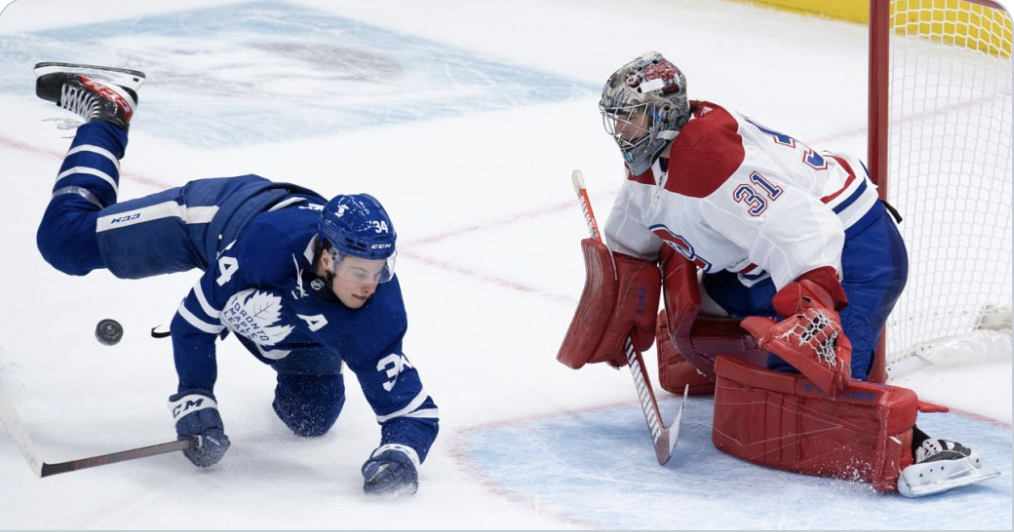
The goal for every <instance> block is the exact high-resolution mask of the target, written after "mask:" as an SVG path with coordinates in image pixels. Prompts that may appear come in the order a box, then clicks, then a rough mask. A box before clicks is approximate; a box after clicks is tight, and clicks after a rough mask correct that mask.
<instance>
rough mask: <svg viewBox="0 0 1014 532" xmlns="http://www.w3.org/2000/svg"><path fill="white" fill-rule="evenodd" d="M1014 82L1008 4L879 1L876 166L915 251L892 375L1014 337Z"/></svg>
mask: <svg viewBox="0 0 1014 532" xmlns="http://www.w3.org/2000/svg"><path fill="white" fill-rule="evenodd" d="M1011 73H1012V65H1011V16H1010V13H1008V12H1007V11H1006V10H1005V9H1004V8H1003V7H1002V6H1001V5H1000V4H997V3H996V2H993V1H991V0H871V5H870V144H869V153H868V162H869V163H870V171H871V173H872V174H873V177H874V179H875V180H876V181H877V182H878V185H880V189H881V195H882V196H884V195H885V194H886V199H887V200H888V202H889V203H891V204H892V205H893V206H895V207H896V208H897V209H898V211H899V212H900V213H901V216H902V217H903V218H904V221H903V223H901V225H900V228H901V232H902V235H903V236H904V238H905V242H906V245H907V247H908V252H909V280H908V285H907V286H906V288H905V292H904V293H903V295H902V297H901V299H900V300H899V302H898V304H897V306H896V307H895V310H894V312H893V314H892V315H891V317H890V318H889V320H888V325H887V341H886V355H887V356H886V365H887V368H886V369H887V373H888V374H889V375H894V374H897V373H898V369H899V368H903V367H905V366H906V360H908V363H911V360H909V359H910V357H913V356H916V357H918V355H920V353H922V352H925V351H926V350H927V349H930V348H931V347H932V346H933V345H934V344H936V343H939V342H941V341H944V340H946V339H950V338H956V337H960V336H963V335H970V334H976V333H974V331H976V329H983V328H987V329H1003V328H1006V329H1009V328H1010V320H1011V297H1012V295H1011V277H1012V272H1011V242H1012V234H1011V210H1012V205H1011V196H1012V194H1011V181H1012V163H1011V159H1012V151H1011V150H1012V147H1011V130H1012V127H1014V124H1012V110H1011V108H1012V98H1014V97H1012V93H1011ZM1007 334H1008V335H1009V331H1007ZM892 368H894V369H892Z"/></svg>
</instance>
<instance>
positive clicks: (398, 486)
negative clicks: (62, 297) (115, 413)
mask: <svg viewBox="0 0 1014 532" xmlns="http://www.w3.org/2000/svg"><path fill="white" fill-rule="evenodd" d="M36 75H37V86H36V92H37V94H38V96H39V97H41V98H43V99H45V100H48V101H51V102H55V103H56V104H57V105H59V106H61V107H63V108H65V109H68V110H70V111H72V112H75V113H77V114H78V115H80V116H81V117H82V118H83V119H84V121H85V124H83V125H82V126H81V127H80V128H78V130H77V134H76V136H75V138H74V141H73V142H72V144H71V148H70V151H68V152H67V155H66V157H65V158H64V161H63V164H62V166H61V167H60V172H59V174H58V176H57V181H56V184H55V186H54V187H53V196H52V199H51V200H50V203H49V206H48V208H47V209H46V212H45V215H44V217H43V220H42V223H41V225H40V227H39V231H38V247H39V250H40V252H41V253H42V256H43V257H44V258H45V259H46V261H47V262H49V263H50V264H51V265H52V266H53V267H55V268H56V269H58V270H60V271H62V272H65V273H67V274H70V275H85V274H87V273H88V272H90V271H93V270H96V269H102V268H105V269H108V270H109V271H110V272H112V273H113V274H114V275H116V276H117V277H121V278H125V279H137V278H143V277H149V276H152V275H158V274H164V273H172V272H178V271H185V270H190V269H193V268H200V269H202V270H204V275H203V276H202V277H201V278H200V281H198V283H197V284H196V285H195V286H194V287H193V289H192V290H191V291H190V293H189V294H188V295H187V297H186V299H184V301H183V302H182V304H181V305H180V306H179V309H178V311H177V313H176V316H175V317H174V319H173V321H172V325H171V327H170V331H171V335H172V342H173V352H174V357H175V365H176V371H177V373H178V375H179V386H178V389H177V393H175V394H173V395H172V396H171V397H170V398H169V407H170V410H171V411H172V416H173V419H174V421H175V423H176V431H177V433H178V435H179V438H181V439H184V438H190V437H193V436H200V441H201V445H200V446H198V447H196V448H192V449H188V450H186V451H185V452H184V454H185V455H186V457H187V458H188V459H189V460H190V461H191V462H193V463H194V465H196V466H199V467H209V466H211V465H214V464H215V463H217V462H218V461H219V460H221V459H222V457H223V456H224V455H225V452H226V451H227V450H228V449H229V445H230V440H229V438H228V436H227V435H226V433H225V425H224V424H223V421H222V416H221V415H220V414H219V410H218V403H217V398H216V396H215V394H214V386H215V380H216V376H217V375H216V361H215V341H216V340H217V339H218V338H219V337H225V336H226V335H228V333H229V332H232V333H234V334H235V336H236V338H237V339H239V341H240V342H241V343H242V344H243V346H244V347H246V348H247V350H249V351H250V353H252V354H253V356H254V357H256V358H257V359H258V360H260V361H261V362H263V363H265V364H267V365H269V366H271V367H272V368H273V369H274V370H275V371H276V372H277V386H276V387H275V398H274V402H273V405H272V406H273V407H274V410H275V412H276V413H277V414H278V417H279V418H280V419H281V420H282V421H283V422H284V423H285V425H286V426H287V427H288V428H289V429H291V430H292V431H293V432H294V433H295V434H297V435H300V436H307V437H312V436H320V435H322V434H324V433H326V432H327V431H328V430H329V429H330V428H331V426H332V425H333V424H334V423H335V421H336V420H337V418H338V415H339V414H340V413H341V409H342V405H343V404H344V401H345V385H344V382H343V375H342V365H343V363H344V364H345V365H347V366H348V367H349V368H350V369H351V370H352V371H353V373H355V376H356V378H357V379H358V380H359V383H360V385H361V387H362V389H363V392H364V394H365V396H366V399H367V400H368V402H369V403H370V405H371V407H372V408H373V410H374V412H375V413H376V415H377V421H378V423H379V424H380V426H381V440H380V445H379V446H378V447H377V449H376V450H375V451H374V452H373V453H372V454H371V455H370V457H369V458H368V459H367V460H366V462H365V464H364V465H363V468H362V473H363V476H364V490H365V491H366V492H367V493H371V494H411V493H415V491H416V489H417V486H418V467H419V464H420V463H421V462H422V461H423V460H425V458H426V454H427V453H428V451H429V449H430V446H431V445H432V444H433V441H434V439H435V438H436V436H437V432H438V411H437V407H436V405H435V404H434V402H433V400H432V399H431V398H430V397H429V395H428V394H427V393H426V391H425V389H424V388H423V386H422V383H421V382H420V380H419V375H418V373H417V371H416V369H415V368H414V367H413V366H412V364H411V363H410V362H409V361H408V359H407V358H406V356H405V354H404V353H403V351H402V340H403V337H404V334H405V330H406V326H407V319H406V314H405V308H404V304H403V302H402V296H401V290H400V288H399V284H398V278H397V276H396V275H395V273H394V262H395V256H396V247H395V244H396V240H397V235H396V232H395V229H394V226H393V224H392V223H391V220H390V218H389V216H388V214H387V212H386V211H385V210H384V208H383V206H382V205H381V204H380V202H379V201H377V199H375V198H373V197H372V196H369V195H367V194H357V195H339V196H336V197H334V198H333V199H331V200H330V201H327V200H325V199H324V198H323V197H321V196H320V195H319V194H317V193H315V192H313V191H311V190H308V189H305V188H302V187H299V186H296V185H292V184H288V183H276V182H272V181H269V180H267V179H264V178H262V177H259V176H256V175H246V176H240V177H230V178H214V179H202V180H196V181H192V182H190V183H187V184H186V185H184V186H182V187H179V188H174V189H170V190H166V191H163V192H160V193H157V194H153V195H150V196H146V197H143V198H138V199H133V200H129V201H124V202H118V201H117V192H118V191H117V187H118V182H119V166H120V159H122V158H123V155H124V151H125V148H126V145H127V130H128V128H129V125H130V120H131V117H132V116H133V113H134V111H135V108H136V106H137V89H138V88H139V87H140V85H141V84H142V83H143V81H144V74H143V73H140V72H136V71H129V70H123V69H111V68H104V67H93V66H85V65H69V64H62V63H40V64H39V65H37V67H36Z"/></svg>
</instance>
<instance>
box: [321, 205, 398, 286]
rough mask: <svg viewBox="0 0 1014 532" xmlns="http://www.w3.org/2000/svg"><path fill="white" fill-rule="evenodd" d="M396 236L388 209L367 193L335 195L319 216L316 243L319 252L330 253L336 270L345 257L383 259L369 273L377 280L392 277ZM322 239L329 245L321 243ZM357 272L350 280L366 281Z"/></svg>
mask: <svg viewBox="0 0 1014 532" xmlns="http://www.w3.org/2000/svg"><path fill="white" fill-rule="evenodd" d="M397 238H398V235H397V233H395V231H394V225H393V224H392V223H391V218H390V217H388V215H387V211H386V210H384V207H383V206H382V205H381V204H380V202H379V201H377V199H376V198H374V197H373V196H370V195H369V194H352V195H339V196H335V197H334V198H332V199H331V201H329V202H327V205H325V206H324V210H323V212H321V215H320V222H319V225H318V238H317V242H318V246H319V249H320V251H321V252H324V253H331V258H332V259H333V263H334V269H335V271H337V270H339V268H338V265H339V264H340V263H341V261H342V259H344V258H345V257H358V258H361V259H366V260H369V261H377V262H382V264H380V265H378V267H377V268H376V270H377V271H376V272H373V273H372V276H373V277H374V280H375V281H376V282H379V283H384V282H387V281H390V280H391V279H392V278H393V277H394V259H395V256H396V255H397V253H396V251H395V241H396V240H397ZM325 242H327V243H328V244H329V245H328V246H324V243H325ZM334 274H335V272H331V273H330V275H334ZM356 274H357V275H359V277H358V278H354V279H351V280H354V281H356V282H365V281H367V279H365V278H364V277H363V273H362V272H356Z"/></svg>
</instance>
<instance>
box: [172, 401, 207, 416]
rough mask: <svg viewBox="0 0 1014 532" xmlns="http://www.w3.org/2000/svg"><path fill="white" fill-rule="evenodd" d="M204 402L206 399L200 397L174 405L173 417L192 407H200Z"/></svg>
mask: <svg viewBox="0 0 1014 532" xmlns="http://www.w3.org/2000/svg"><path fill="white" fill-rule="evenodd" d="M203 404H204V399H198V400H196V401H191V400H187V401H185V402H183V403H180V404H178V405H176V406H175V407H173V418H176V417H179V415H180V414H181V413H183V412H186V411H187V410H190V409H191V408H199V407H200V406H201V405H203Z"/></svg>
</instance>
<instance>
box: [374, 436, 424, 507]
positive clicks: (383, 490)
mask: <svg viewBox="0 0 1014 532" xmlns="http://www.w3.org/2000/svg"><path fill="white" fill-rule="evenodd" d="M418 467H419V455H418V454H417V453H416V452H415V449H413V448H411V447H408V446H406V445H399V444H397V443H389V444H387V445H381V446H380V447H378V448H377V450H375V451H373V454H372V455H370V459H369V460H367V461H366V463H365V464H363V478H364V479H365V483H364V484H363V491H364V492H366V493H367V494H369V495H390V496H394V497H398V496H401V495H412V494H414V493H415V492H416V490H417V489H419V472H418Z"/></svg>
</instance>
